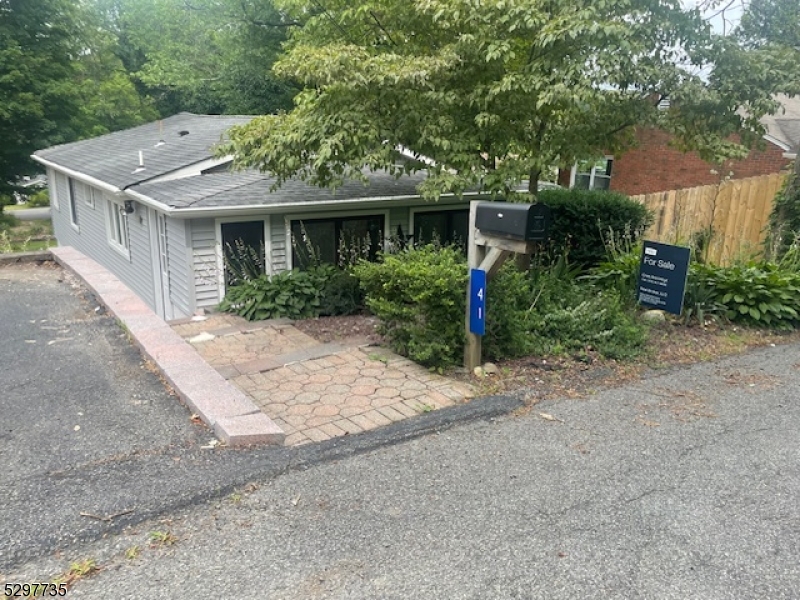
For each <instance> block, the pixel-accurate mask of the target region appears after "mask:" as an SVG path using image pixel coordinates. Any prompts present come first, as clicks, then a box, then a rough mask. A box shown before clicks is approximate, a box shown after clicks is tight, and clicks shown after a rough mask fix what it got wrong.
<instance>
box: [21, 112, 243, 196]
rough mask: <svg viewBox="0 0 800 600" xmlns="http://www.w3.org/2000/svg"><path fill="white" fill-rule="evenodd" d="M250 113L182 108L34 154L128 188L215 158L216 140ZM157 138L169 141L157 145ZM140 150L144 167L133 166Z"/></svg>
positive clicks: (241, 122)
mask: <svg viewBox="0 0 800 600" xmlns="http://www.w3.org/2000/svg"><path fill="white" fill-rule="evenodd" d="M252 118H253V117H249V116H215V115H194V114H191V113H179V114H177V115H174V116H172V117H169V118H167V119H164V120H163V121H156V122H153V123H148V124H146V125H140V126H139V127H134V128H132V129H126V130H124V131H117V132H115V133H110V134H108V135H103V136H100V137H96V138H93V139H90V140H82V141H80V142H73V143H71V144H63V145H61V146H54V147H52V148H47V149H46V150H39V151H38V152H36V153H35V156H39V157H41V158H44V159H46V160H49V161H51V162H53V163H55V164H57V165H60V166H63V167H65V168H67V169H72V170H73V171H77V172H79V173H83V174H86V175H89V176H91V177H94V178H95V179H99V180H100V181H105V182H107V183H110V184H111V185H114V186H116V187H118V188H120V189H124V188H126V187H128V186H130V185H133V184H136V183H140V182H142V181H146V180H148V179H151V178H153V177H157V176H159V175H163V174H165V173H170V172H172V171H175V170H176V169H180V168H181V167H185V166H188V165H192V164H194V163H197V162H200V161H202V160H205V159H208V158H211V156H212V149H213V146H214V145H216V144H217V143H219V142H220V141H221V140H222V139H223V135H224V134H225V132H226V131H227V130H228V129H230V128H231V127H233V126H234V125H241V124H244V123H247V122H248V121H250V120H251V119H252ZM184 132H185V133H184ZM159 141H164V142H165V143H164V144H160V145H157V144H158V143H159ZM139 151H142V153H143V156H144V166H145V169H144V170H143V171H140V172H134V171H136V169H137V167H138V166H139Z"/></svg>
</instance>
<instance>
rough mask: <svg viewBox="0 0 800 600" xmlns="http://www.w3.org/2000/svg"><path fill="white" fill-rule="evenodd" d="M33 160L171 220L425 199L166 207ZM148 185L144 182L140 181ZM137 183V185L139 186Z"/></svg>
mask: <svg viewBox="0 0 800 600" xmlns="http://www.w3.org/2000/svg"><path fill="white" fill-rule="evenodd" d="M31 158H33V160H35V161H36V162H38V163H40V164H42V165H44V166H45V167H50V168H52V169H54V170H56V171H59V172H61V173H64V174H65V175H67V176H68V177H71V178H72V179H75V180H77V181H81V182H83V183H86V184H89V185H92V186H94V187H98V188H100V189H103V190H105V191H107V192H110V193H112V194H114V195H115V196H117V197H121V196H127V197H128V198H131V199H132V200H136V201H137V202H139V203H140V204H143V205H145V206H148V207H150V208H154V209H155V210H157V211H159V212H161V213H164V214H166V215H169V216H170V217H173V218H177V219H191V218H200V217H206V218H212V217H225V216H238V215H247V214H253V213H259V214H280V213H284V212H287V211H290V212H291V211H297V210H298V209H299V210H306V209H308V208H311V207H313V208H316V209H319V208H322V209H325V208H330V209H336V208H340V207H344V208H347V207H352V206H362V207H363V206H364V205H369V204H374V205H377V206H380V205H382V204H384V203H386V202H393V203H394V202H401V201H403V200H422V197H421V196H420V195H419V194H406V195H401V196H368V197H366V198H351V199H348V200H321V201H320V200H316V201H311V202H286V203H281V204H244V205H241V206H200V207H195V208H192V207H187V208H177V207H174V206H169V205H168V204H164V203H162V202H159V201H158V200H154V199H153V198H151V197H150V196H147V195H145V194H142V193H141V192H137V191H135V190H132V189H120V188H118V187H116V186H114V185H111V184H109V183H106V182H104V181H101V180H99V179H96V178H94V177H92V176H91V175H86V174H84V173H80V172H79V171H74V170H73V169H69V168H67V167H64V166H62V165H59V164H56V163H54V162H51V161H49V160H47V159H46V158H42V157H41V156H37V155H35V154H33V155H31ZM138 183H144V182H138ZM138 183H137V185H138ZM482 196H487V194H485V193H484V194H482V193H481V192H464V193H463V194H462V197H476V198H480V197H482ZM441 199H442V200H458V199H459V198H458V197H457V196H456V195H455V194H443V195H442V196H441Z"/></svg>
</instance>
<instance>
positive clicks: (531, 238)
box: [464, 200, 550, 371]
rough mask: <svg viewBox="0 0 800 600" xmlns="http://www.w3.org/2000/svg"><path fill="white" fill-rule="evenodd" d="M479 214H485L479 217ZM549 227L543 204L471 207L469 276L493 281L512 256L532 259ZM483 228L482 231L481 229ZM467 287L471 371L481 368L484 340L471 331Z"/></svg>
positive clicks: (468, 365)
mask: <svg viewBox="0 0 800 600" xmlns="http://www.w3.org/2000/svg"><path fill="white" fill-rule="evenodd" d="M479 212H480V213H482V214H481V215H479ZM549 223H550V213H549V209H547V207H546V206H544V205H542V204H529V205H524V204H510V203H507V202H480V201H478V200H473V201H472V202H470V205H469V240H468V244H467V262H468V266H469V270H470V272H472V270H473V269H479V270H481V271H484V272H485V273H486V279H487V281H490V280H491V279H492V277H494V276H495V275H496V274H497V272H498V271H499V270H500V267H502V266H503V263H504V262H505V261H506V260H507V259H508V257H509V256H510V255H511V254H522V255H530V254H532V253H533V251H534V248H535V246H536V243H537V242H539V241H542V240H543V239H546V236H547V232H548V229H549ZM479 226H480V227H481V229H479V228H478V227H479ZM470 287H471V286H470V285H468V286H467V313H466V318H465V320H464V329H465V331H466V334H467V343H466V346H465V347H464V366H465V367H466V368H467V369H469V370H470V371H472V370H473V369H474V368H475V367H477V366H479V365H480V364H481V338H482V336H480V335H478V334H476V333H473V332H472V331H471V328H470V313H471V308H472V307H471V304H472V294H471V289H470Z"/></svg>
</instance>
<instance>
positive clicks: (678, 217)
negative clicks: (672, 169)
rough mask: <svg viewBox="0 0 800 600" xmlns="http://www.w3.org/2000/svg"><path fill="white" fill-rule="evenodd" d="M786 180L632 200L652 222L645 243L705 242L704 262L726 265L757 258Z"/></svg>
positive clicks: (763, 179) (737, 182) (778, 177)
mask: <svg viewBox="0 0 800 600" xmlns="http://www.w3.org/2000/svg"><path fill="white" fill-rule="evenodd" d="M785 177H786V176H785V175H783V174H778V173H776V174H772V175H762V176H760V177H750V178H748V179H734V180H729V181H724V182H722V183H721V184H719V185H704V186H701V187H695V188H687V189H684V190H672V191H669V192H656V193H652V194H642V195H639V196H633V197H632V198H633V199H634V200H637V201H639V202H641V203H643V204H644V205H645V206H646V207H647V208H649V209H650V210H651V211H652V213H653V215H654V217H655V221H654V223H653V225H652V226H651V227H650V229H648V230H647V233H646V234H645V238H646V239H650V240H655V241H659V242H664V243H668V244H682V245H694V243H695V242H696V240H698V239H700V238H701V237H707V241H706V248H705V253H706V254H705V256H706V260H707V261H708V262H711V263H714V264H720V265H724V264H729V263H730V262H731V261H733V260H735V259H737V258H749V257H751V256H758V255H760V254H761V252H762V244H763V242H764V239H765V237H766V234H767V225H768V223H769V215H770V213H771V212H772V203H773V201H774V199H775V194H776V193H777V192H778V191H779V190H780V189H781V186H782V185H783V181H784V178H785Z"/></svg>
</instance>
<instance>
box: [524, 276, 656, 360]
mask: <svg viewBox="0 0 800 600" xmlns="http://www.w3.org/2000/svg"><path fill="white" fill-rule="evenodd" d="M571 300H572V301H571V302H567V303H565V306H563V307H561V308H556V307H551V308H550V309H548V310H546V311H540V312H537V313H536V314H533V315H532V318H531V321H530V324H529V330H530V331H531V334H532V335H536V336H538V338H539V342H538V344H537V345H538V348H537V350H538V351H539V352H544V353H552V354H560V353H563V352H570V353H575V352H577V353H579V354H581V353H583V352H584V351H586V350H588V349H589V348H591V349H592V350H595V351H596V352H598V353H600V354H601V355H602V356H605V357H606V358H614V359H626V358H632V357H634V356H636V355H637V354H638V353H639V352H640V351H641V349H642V348H643V346H644V344H645V342H646V341H647V327H646V326H644V325H643V324H642V323H640V322H637V321H636V319H635V318H634V316H633V315H632V314H631V313H630V312H629V311H627V310H626V308H625V305H624V304H623V302H621V301H620V298H619V295H618V294H617V293H616V292H614V291H600V292H598V291H596V290H592V289H591V288H589V287H586V286H580V285H577V284H576V285H575V290H574V294H573V295H572V298H571ZM575 300H579V302H577V303H575Z"/></svg>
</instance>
